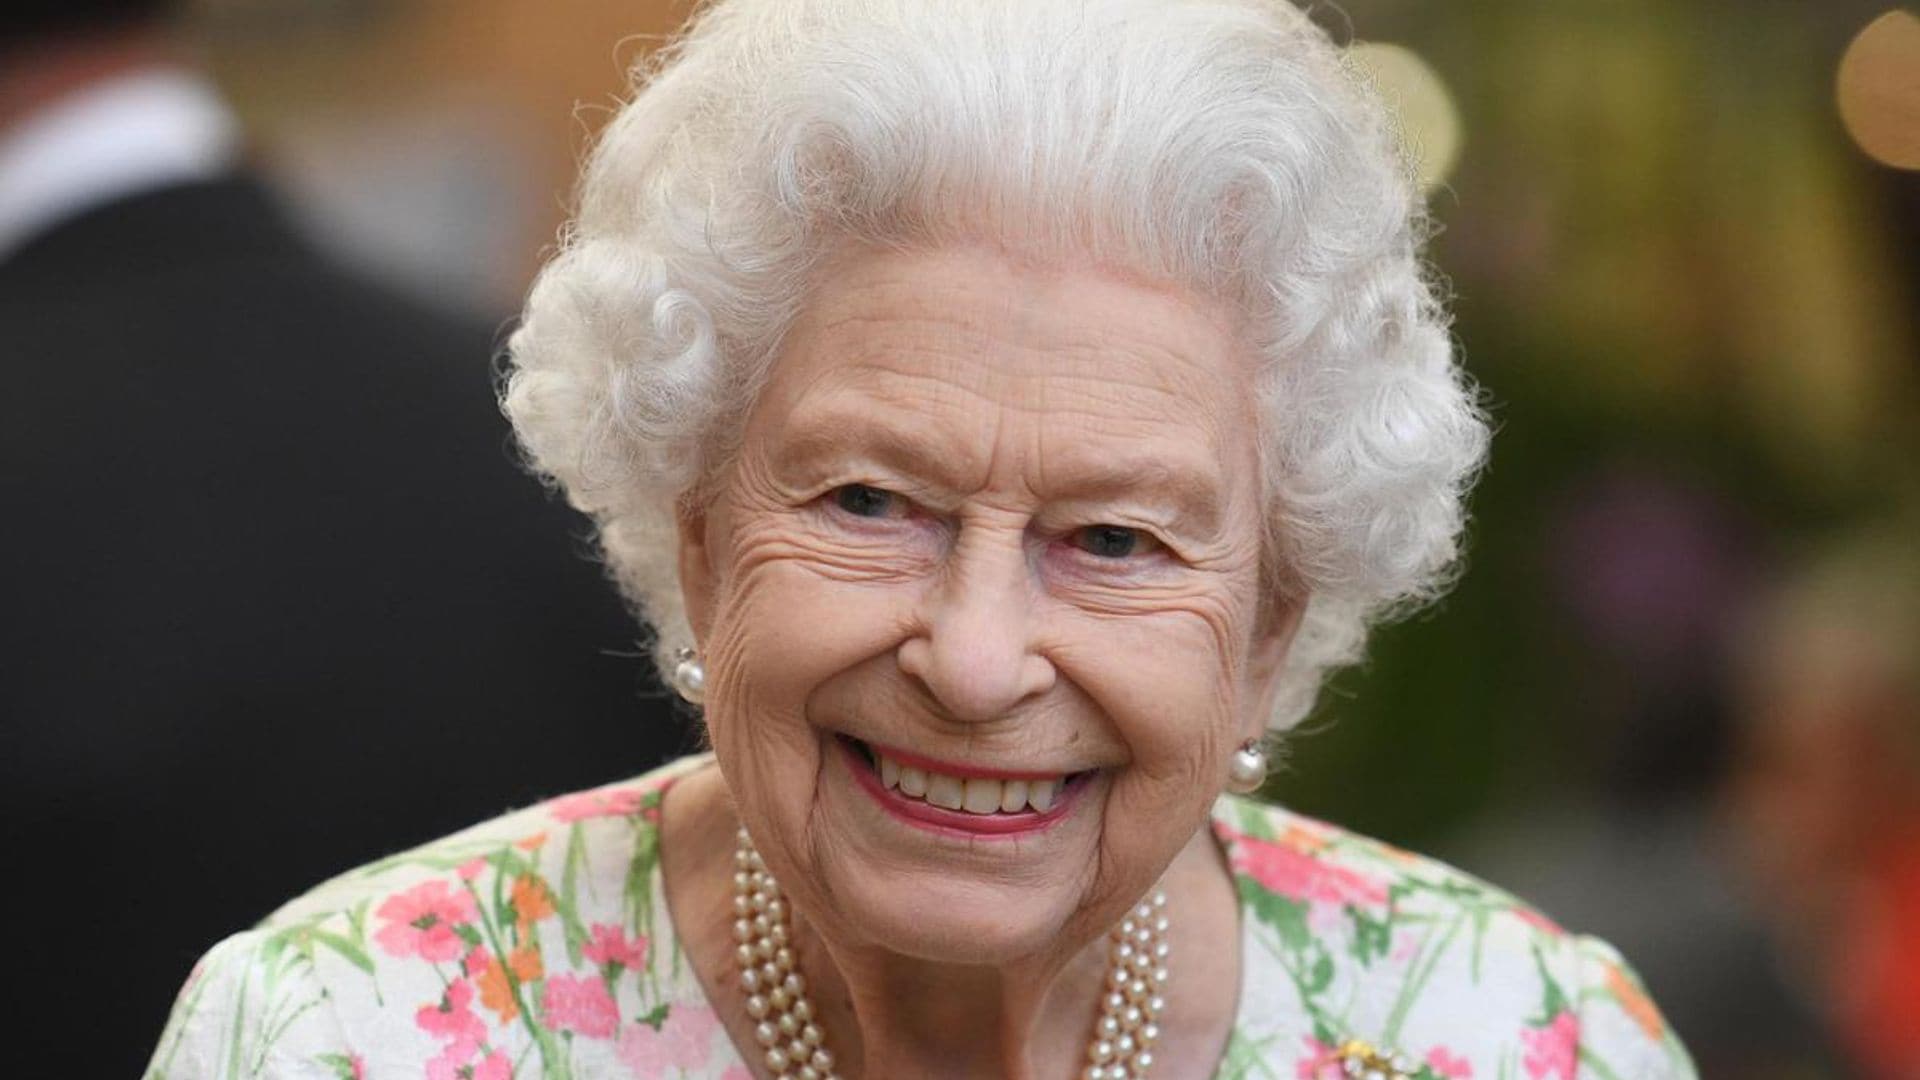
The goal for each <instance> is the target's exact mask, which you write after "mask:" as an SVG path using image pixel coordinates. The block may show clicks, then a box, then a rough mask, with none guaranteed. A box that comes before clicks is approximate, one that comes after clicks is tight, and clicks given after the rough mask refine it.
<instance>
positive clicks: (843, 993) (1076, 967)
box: [802, 930, 1108, 1078]
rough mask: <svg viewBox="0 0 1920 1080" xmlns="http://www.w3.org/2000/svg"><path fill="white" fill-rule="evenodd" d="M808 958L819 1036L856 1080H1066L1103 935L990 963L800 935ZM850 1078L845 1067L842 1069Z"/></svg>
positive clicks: (1073, 1072) (1088, 1027) (1082, 1038)
mask: <svg viewBox="0 0 1920 1080" xmlns="http://www.w3.org/2000/svg"><path fill="white" fill-rule="evenodd" d="M802 935H803V943H805V942H807V941H808V939H810V941H811V944H812V945H813V947H812V948H803V956H806V957H808V958H814V957H818V960H817V961H816V962H815V963H814V964H813V967H814V969H815V970H816V971H818V972H819V976H818V979H819V983H820V985H821V988H822V991H823V998H824V1001H823V1005H822V1008H823V1012H824V1013H825V1015H826V1016H827V1017H828V1022H829V1027H828V1030H829V1031H830V1032H832V1034H833V1036H834V1037H835V1038H837V1039H839V1041H840V1042H841V1043H842V1045H843V1046H844V1049H843V1050H842V1051H840V1053H841V1056H842V1058H843V1060H846V1061H848V1062H858V1063H859V1064H860V1066H861V1068H860V1069H859V1071H858V1073H857V1075H860V1076H865V1077H882V1076H922V1075H928V1074H929V1070H928V1068H927V1065H928V1063H929V1062H938V1063H939V1064H940V1068H939V1071H938V1075H940V1076H943V1077H946V1076H951V1077H1008V1078H1028V1077H1049V1078H1051V1077H1069V1076H1077V1075H1079V1072H1080V1069H1082V1068H1084V1066H1085V1064H1086V1062H1085V1060H1084V1055H1085V1053H1086V1047H1087V1041H1088V1039H1089V1038H1090V1036H1091V1035H1092V1032H1093V1025H1094V1019H1095V1017H1096V1015H1097V1013H1098V1009H1099V1001H1100V997H1101V995H1102V994H1103V993H1104V991H1105V979H1106V973H1107V956H1108V949H1107V941H1106V937H1105V934H1104V932H1100V933H1098V936H1096V937H1094V938H1093V939H1092V940H1078V939H1076V940H1075V941H1073V942H1070V943H1067V944H1065V945H1063V947H1062V948H1061V949H1059V950H1058V951H1055V952H1050V953H1049V954H1048V955H1046V956H1043V957H1037V958H1031V959H1027V960H1023V961H1021V962H1018V963H1016V964H1011V965H1007V966H1004V967H1000V966H985V965H958V964H943V963H936V962H929V961H925V960H919V959H916V958H913V957H904V956H901V955H899V954H897V953H893V952H889V951H886V950H882V949H842V948H836V947H834V946H833V945H832V944H831V943H828V942H825V941H823V940H822V939H820V938H819V937H818V935H816V934H812V933H810V932H809V931H808V930H802ZM848 1072H849V1073H850V1074H852V1073H853V1070H848Z"/></svg>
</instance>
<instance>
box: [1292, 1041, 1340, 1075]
mask: <svg viewBox="0 0 1920 1080" xmlns="http://www.w3.org/2000/svg"><path fill="white" fill-rule="evenodd" d="M1293 1075H1294V1077H1295V1080H1346V1071H1345V1070H1344V1069H1342V1068H1341V1067H1340V1055H1339V1053H1338V1052H1337V1051H1336V1048H1335V1047H1331V1046H1328V1045H1327V1044H1326V1043H1323V1042H1321V1041H1320V1040H1319V1039H1316V1038H1314V1037H1313V1036H1311V1035H1309V1036H1307V1053H1306V1056H1304V1057H1302V1058H1301V1059H1300V1061H1299V1062H1298V1063H1297V1064H1296V1065H1294V1067H1293Z"/></svg>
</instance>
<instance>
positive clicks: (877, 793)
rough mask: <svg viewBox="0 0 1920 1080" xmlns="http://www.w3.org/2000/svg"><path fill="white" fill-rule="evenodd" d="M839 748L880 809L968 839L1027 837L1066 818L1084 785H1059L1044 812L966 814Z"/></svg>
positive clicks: (925, 827)
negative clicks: (910, 791) (911, 792)
mask: <svg viewBox="0 0 1920 1080" xmlns="http://www.w3.org/2000/svg"><path fill="white" fill-rule="evenodd" d="M836 741H838V740H836ZM839 747H840V753H841V756H842V758H843V759H844V760H845V762H846V766H847V771H849V772H851V773H852V774H853V782H854V783H856V784H858V785H860V789H861V790H862V791H865V792H866V793H867V794H868V795H871V796H873V801H874V802H877V803H879V804H880V809H882V810H885V811H886V812H887V813H889V814H892V815H893V816H894V817H896V818H898V819H899V820H901V821H903V822H905V823H907V824H908V825H911V826H913V827H914V828H916V829H923V830H925V831H927V832H933V833H944V834H946V835H948V836H959V837H964V838H966V839H969V840H976V839H982V838H985V839H997V838H1001V837H1010V836H1030V835H1032V834H1034V833H1037V832H1043V831H1045V830H1047V829H1050V828H1052V827H1053V826H1054V825H1057V824H1059V823H1060V822H1061V821H1063V820H1065V819H1066V816H1067V813H1068V811H1070V810H1071V809H1073V804H1074V803H1075V802H1077V801H1078V800H1079V797H1080V792H1081V790H1082V789H1084V788H1085V787H1086V786H1087V784H1086V781H1085V780H1082V781H1081V782H1080V783H1077V784H1072V785H1069V786H1066V787H1063V788H1061V790H1060V794H1059V795H1058V796H1056V797H1055V799H1054V801H1053V805H1052V806H1051V807H1049V808H1047V810H1046V811H1044V812H1042V811H1039V810H1022V811H1021V812H1019V813H1017V814H969V813H967V812H966V811H964V810H948V809H946V808H945V807H941V806H935V805H933V804H932V803H930V802H925V801H923V800H920V799H910V798H908V797H907V796H905V795H902V794H900V793H899V792H897V791H895V790H893V789H892V788H889V787H887V786H886V785H885V784H882V783H881V782H880V774H878V773H876V772H874V770H873V766H871V765H868V764H867V759H866V758H864V757H862V756H861V754H860V751H858V750H855V749H854V748H853V747H851V746H848V745H846V744H845V743H844V742H842V743H840V744H839Z"/></svg>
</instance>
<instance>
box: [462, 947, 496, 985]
mask: <svg viewBox="0 0 1920 1080" xmlns="http://www.w3.org/2000/svg"><path fill="white" fill-rule="evenodd" d="M491 963H493V954H492V953H490V952H488V951H487V950H486V948H485V947H481V948H477V949H475V950H473V951H472V952H470V953H468V954H467V959H466V960H465V961H464V962H463V963H462V964H461V966H462V967H464V968H466V971H467V974H468V975H469V976H471V977H473V978H476V979H477V978H479V977H480V976H482V975H485V974H486V973H487V965H488V964H491Z"/></svg>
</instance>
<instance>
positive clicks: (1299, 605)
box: [1240, 596, 1307, 739]
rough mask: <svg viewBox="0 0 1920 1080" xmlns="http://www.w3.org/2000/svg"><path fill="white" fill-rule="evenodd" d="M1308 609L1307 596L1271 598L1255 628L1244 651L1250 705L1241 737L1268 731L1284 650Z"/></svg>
mask: <svg viewBox="0 0 1920 1080" xmlns="http://www.w3.org/2000/svg"><path fill="white" fill-rule="evenodd" d="M1306 613H1307V597H1305V596H1299V597H1292V596H1289V597H1285V598H1282V599H1276V600H1274V601H1272V602H1271V604H1270V605H1269V606H1268V607H1267V609H1266V611H1265V612H1263V613H1262V615H1261V617H1260V621H1259V626H1258V627H1257V628H1256V629H1255V630H1254V637H1253V642H1252V647H1251V648H1250V649H1249V650H1248V653H1247V689H1248V695H1247V697H1248V700H1249V701H1250V702H1251V703H1252V705H1253V708H1252V710H1251V711H1250V713H1249V715H1248V716H1247V718H1246V730H1244V731H1242V732H1241V733H1240V737H1241V738H1242V739H1259V738H1263V737H1264V736H1265V735H1266V734H1267V720H1268V719H1269V718H1270V717H1272V716H1273V706H1274V702H1275V701H1277V700H1278V699H1279V695H1280V677H1281V675H1283V674H1285V672H1286V670H1287V653H1288V652H1290V651H1291V650H1292V649H1293V639H1294V636H1295V635H1296V634H1298V633H1299V631H1300V621H1301V619H1302V618H1304V617H1305V616H1306Z"/></svg>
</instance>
